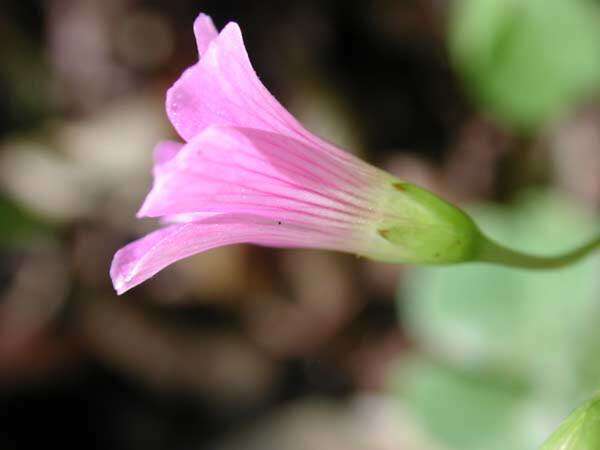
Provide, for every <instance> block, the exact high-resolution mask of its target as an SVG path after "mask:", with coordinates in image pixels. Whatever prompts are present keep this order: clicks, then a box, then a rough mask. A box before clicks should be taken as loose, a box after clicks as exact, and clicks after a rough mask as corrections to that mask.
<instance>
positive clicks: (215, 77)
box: [110, 14, 423, 294]
mask: <svg viewBox="0 0 600 450" xmlns="http://www.w3.org/2000/svg"><path fill="white" fill-rule="evenodd" d="M194 33H195V36H196V42H197V46H198V53H199V56H200V60H199V62H197V63H196V64H195V65H193V66H192V67H190V68H188V69H187V70H186V71H185V72H184V73H183V75H182V76H181V78H180V79H179V80H177V81H176V82H175V84H174V85H173V86H172V87H171V89H169V91H168V93H167V101H166V108H167V114H168V116H169V119H170V120H171V122H172V124H173V126H174V127H175V129H176V130H177V132H178V133H179V134H180V135H181V137H182V138H183V139H184V140H185V141H186V143H185V144H179V143H176V142H163V143H160V144H158V146H157V148H156V150H155V154H154V159H155V166H154V185H153V187H152V190H151V191H150V193H149V194H148V196H147V198H146V200H145V202H144V204H143V205H142V207H141V209H140V211H139V213H138V217H160V218H162V220H163V222H165V223H167V224H169V225H167V226H165V227H164V228H162V229H159V230H157V231H155V232H153V233H151V234H149V235H147V236H145V237H144V238H142V239H139V240H137V241H135V242H133V243H131V244H129V245H127V246H126V247H124V248H122V249H121V250H119V251H118V252H117V253H116V255H115V257H114V259H113V263H112V266H111V269H110V274H111V277H112V280H113V284H114V287H115V289H116V290H117V292H118V293H119V294H121V293H123V292H125V291H127V290H128V289H130V288H132V287H134V286H136V285H137V284H139V283H141V282H143V281H144V280H146V279H148V278H150V277H152V276H153V275H154V274H156V273H157V272H158V271H160V270H161V269H163V268H164V267H166V266H168V265H169V264H172V263H174V262H175V261H177V260H180V259H182V258H186V257H188V256H190V255H193V254H195V253H199V252H203V251H206V250H209V249H211V248H215V247H220V246H224V245H229V244H236V243H252V244H258V245H265V246H271V247H305V248H321V249H328V250H338V251H343V252H349V253H354V254H357V255H363V256H367V257H370V258H373V259H379V260H384V261H407V260H411V258H412V256H413V255H412V252H413V250H414V249H413V248H412V247H411V246H410V245H408V246H403V245H398V244H399V243H400V244H403V243H404V242H402V239H400V241H399V240H398V239H396V238H395V236H396V235H397V233H395V231H393V230H392V228H391V227H392V226H393V227H396V228H397V227H398V226H401V225H402V224H408V223H409V222H410V220H411V219H409V217H410V214H413V215H414V214H421V215H423V213H422V212H419V211H420V210H419V208H418V206H415V205H414V202H413V203H408V204H407V203H406V202H407V196H406V195H402V194H403V193H404V192H403V191H405V190H406V188H407V187H410V186H411V185H408V184H403V183H400V182H399V181H398V180H397V179H395V178H394V177H392V176H391V175H389V174H387V173H386V172H383V171H381V170H379V169H377V168H375V167H373V166H371V165H369V164H367V163H365V162H363V161H361V160H359V159H358V158H356V157H354V156H352V155H351V154H349V153H347V152H345V151H343V150H341V149H339V148H337V147H335V146H333V145H331V144H330V143H328V142H325V141H324V140H322V139H320V138H318V137H317V136H315V135H313V134H312V133H310V132H309V131H307V130H306V129H305V128H304V127H303V126H302V125H301V124H300V123H299V122H298V121H297V120H296V119H295V118H294V117H293V116H292V115H291V114H290V113H289V112H288V111H286V109H285V108H283V107H282V106H281V105H280V104H279V103H278V102H277V100H276V99H275V98H274V97H273V96H272V95H271V94H270V93H269V91H267V89H266V88H265V87H264V86H263V85H262V83H261V82H260V81H259V79H258V77H257V76H256V73H255V72H254V69H253V68H252V65H251V64H250V61H249V59H248V55H247V53H246V49H245V47H244V42H243V40H242V35H241V31H240V28H239V27H238V25H237V24H235V23H229V24H228V25H227V26H225V28H224V29H223V30H222V31H221V32H220V33H218V32H217V30H216V29H215V27H214V25H213V22H212V20H211V19H210V17H208V16H206V15H204V14H201V15H200V16H199V17H198V18H197V19H196V21H195V23H194ZM411 205H412V206H411ZM390 230H392V231H391V232H390ZM390 233H391V237H390ZM413 259H414V258H413Z"/></svg>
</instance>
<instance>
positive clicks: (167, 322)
mask: <svg viewBox="0 0 600 450" xmlns="http://www.w3.org/2000/svg"><path fill="white" fill-rule="evenodd" d="M0 8H1V11H0V54H1V56H2V63H1V64H0V98H1V99H2V101H1V102H0V418H1V420H0V448H1V449H2V450H11V449H19V450H23V449H29V448H32V449H33V448H39V447H40V446H41V445H44V446H47V445H60V446H63V447H65V448H66V447H67V446H70V445H74V446H79V447H81V448H86V449H115V450H120V449H123V450H129V449H131V450H135V449H144V450H162V449H169V450H174V449H186V450H187V449H190V450H193V449H197V450H201V449H211V450H213V449H214V450H302V449H315V450H321V449H322V450H336V449H339V450H350V449H356V450H534V449H535V448H537V446H538V445H539V444H540V443H541V442H542V441H543V440H544V439H545V437H546V436H547V435H548V434H549V433H550V432H551V431H552V430H553V429H554V428H555V427H556V426H557V425H558V423H559V422H560V421H561V420H562V418H563V417H564V416H565V415H566V414H568V413H569V411H571V410H572V409H573V408H575V407H576V406H577V405H578V404H579V403H580V402H581V401H583V400H584V399H585V398H587V397H588V396H590V395H591V393H592V392H594V391H595V390H596V389H598V388H599V387H600V359H599V358H598V354H599V351H600V327H598V323H599V320H600V258H599V257H598V255H597V256H595V257H593V258H588V259H587V260H586V261H584V262H582V263H579V264H577V265H575V266H573V267H570V268H568V269H564V270H560V271H552V272H547V273H541V272H538V273H529V272H524V271H518V270H509V269H501V268H495V267H485V266H479V265H465V266H460V267H456V268H439V269H432V268H428V269H424V268H410V267H402V266H390V265H383V264H376V263H372V262H369V261H365V260H361V259H357V258H354V257H352V256H348V255H339V254H334V253H328V252H319V251H297V250H294V251H286V250H272V249H266V248H259V247H250V246H232V247H227V248H222V249H217V250H213V251H211V252H208V253H206V254H201V255H198V256H196V257H193V258H190V259H188V260H186V261H182V262H180V263H178V264H175V265H174V266H172V267H170V268H168V269H167V270H164V271H163V272H161V273H160V274H159V275H158V276H156V277H155V278H153V279H152V280H151V281H149V282H146V283H144V284H143V285H141V286H139V287H137V288H135V289H133V290H132V291H130V292H128V293H127V294H126V295H124V296H123V297H117V296H116V295H115V294H114V292H113V290H112V287H111V284H110V280H109V277H108V268H109V265H110V260H111V258H112V255H113V254H114V252H115V251H116V250H117V249H118V248H120V247H121V246H123V245H124V244H126V243H127V242H129V241H131V240H133V239H135V238H136V237H139V236H141V235H142V234H144V233H146V232H148V231H150V230H152V229H154V228H155V227H156V223H153V222H152V221H138V220H136V219H135V217H134V215H135V212H136V211H137V209H138V206H139V205H140V203H141V201H142V199H143V198H144V196H145V194H146V192H147V191H148V188H149V185H150V181H151V180H150V167H151V154H152V149H153V146H154V145H155V143H156V142H157V141H159V140H162V139H165V138H169V137H172V138H176V136H175V135H174V131H173V129H172V128H171V127H170V124H169V123H168V120H167V118H166V115H165V112H164V106H163V105H164V95H165V91H166V89H167V88H168V87H169V86H170V84H171V83H173V81H174V80H175V79H177V77H178V76H179V74H180V72H181V71H182V70H183V69H184V68H186V67H187V66H189V65H191V64H192V63H194V62H195V60H196V50H195V43H194V40H193V34H192V23H193V20H194V18H195V17H196V15H197V14H198V13H199V12H200V11H203V12H206V13H208V14H210V15H212V17H213V19H214V21H215V23H216V25H217V26H218V27H219V28H220V27H222V26H224V25H225V23H227V22H228V21H229V20H235V21H237V22H238V23H239V24H240V25H241V27H242V30H243V32H244V37H245V40H246V45H247V48H248V52H249V54H250V57H251V59H252V61H253V64H254V66H255V69H256V71H257V72H258V74H259V75H260V77H261V79H262V80H263V82H264V83H265V85H266V86H267V87H268V88H269V89H270V90H271V91H272V92H273V93H274V95H275V96H276V97H277V98H278V99H279V100H280V101H281V102H282V103H283V104H284V105H286V106H287V107H289V109H290V110H291V111H292V112H293V113H294V114H295V115H296V116H297V117H298V118H299V119H300V120H301V121H302V122H303V123H304V124H306V126H307V127H308V128H309V129H311V130H312V131H314V132H316V133H318V134H320V135H322V136H324V137H326V138H328V139H329V140H332V141H334V142H336V143H338V144H339V145H341V146H343V147H344V148H347V149H349V150H350V151H353V152H355V153H357V154H359V155H360V156H361V157H363V158H365V159H367V160H368V161H370V162H372V163H374V164H376V165H379V166H381V167H384V168H386V169H387V170H389V171H391V172H393V173H394V174H396V175H397V176H398V177H401V178H403V179H406V180H409V181H412V182H415V183H417V184H420V185H422V186H425V187H428V188H429V189H431V190H433V191H435V192H438V193H440V194H441V195H443V196H444V197H445V198H448V199H450V200H452V201H454V202H456V203H458V204H459V205H461V206H463V207H465V208H467V209H468V210H469V211H471V212H472V213H473V214H474V215H475V216H476V217H477V219H478V221H479V222H480V223H481V224H482V227H483V228H484V230H486V231H488V233H489V234H490V235H491V236H492V237H494V238H496V239H498V240H500V241H501V242H504V243H506V244H509V245H512V246H514V247H516V248H519V249H522V250H530V251H537V252H540V253H545V254H549V253H552V252H554V251H561V250H565V249H567V248H569V247H570V246H572V245H576V244H578V243H581V242H583V241H584V240H585V239H586V238H589V237H591V236H593V235H594V233H597V232H598V231H599V230H600V226H599V223H600V222H599V217H598V213H599V210H600V101H599V100H600V97H599V96H598V92H599V90H600V2H597V1H595V0H371V1H368V0H325V1H323V0H287V1H286V2H285V5H284V7H282V4H281V2H278V1H275V0H261V1H260V2H258V1H242V0H206V1H191V0H190V1H183V0H181V1H180V0H168V1H167V0H147V1H142V0H103V1H99V0H97V1H94V0H45V1H34V0H2V4H1V7H0Z"/></svg>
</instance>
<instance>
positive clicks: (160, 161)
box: [154, 141, 183, 176]
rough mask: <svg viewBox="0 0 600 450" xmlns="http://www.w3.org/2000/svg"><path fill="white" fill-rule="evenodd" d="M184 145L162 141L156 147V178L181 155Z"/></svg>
mask: <svg viewBox="0 0 600 450" xmlns="http://www.w3.org/2000/svg"><path fill="white" fill-rule="evenodd" d="M182 148H183V144H181V143H179V142H175V141H162V142H159V143H158V144H156V147H154V176H158V174H160V173H161V172H162V169H163V167H164V166H165V165H166V164H167V163H168V162H169V161H170V160H171V159H173V158H174V157H175V155H177V153H179V150H181V149H182Z"/></svg>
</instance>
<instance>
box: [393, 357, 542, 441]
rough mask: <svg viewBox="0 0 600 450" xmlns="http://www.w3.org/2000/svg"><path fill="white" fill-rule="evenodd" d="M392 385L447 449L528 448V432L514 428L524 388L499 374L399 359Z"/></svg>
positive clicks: (529, 438)
mask: <svg viewBox="0 0 600 450" xmlns="http://www.w3.org/2000/svg"><path fill="white" fill-rule="evenodd" d="M399 373H400V374H401V376H399V377H398V378H396V380H395V383H396V390H397V394H399V395H400V396H401V397H402V399H403V401H404V404H406V405H408V406H409V408H411V410H412V412H413V414H414V415H415V417H416V418H418V419H420V420H421V421H422V423H423V424H424V425H425V427H426V429H428V430H429V431H430V432H431V434H432V435H434V436H435V437H436V438H437V441H441V442H442V443H443V444H445V446H447V447H448V448H451V449H460V450H482V449H485V450H529V449H531V448H532V447H531V445H532V444H533V442H532V439H531V437H529V436H528V435H527V434H523V433H522V432H520V431H519V430H518V427H516V426H515V425H516V422H517V421H518V417H519V413H520V411H521V410H522V408H523V394H524V389H523V387H522V386H519V385H518V384H513V383H509V382H503V381H502V380H501V379H494V378H486V377H481V376H479V375H477V374H475V373H469V372H467V371H460V370H456V369H452V368H450V367H444V366H439V365H435V364H433V363H431V362H427V361H425V360H424V359H421V358H414V359H413V360H411V361H404V363H403V365H402V369H401V371H400V372H399Z"/></svg>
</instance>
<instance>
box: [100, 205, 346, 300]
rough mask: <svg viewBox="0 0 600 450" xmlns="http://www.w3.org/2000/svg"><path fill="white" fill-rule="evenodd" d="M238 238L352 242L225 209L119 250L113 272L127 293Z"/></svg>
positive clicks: (300, 243) (331, 244)
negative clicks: (188, 259)
mask: <svg viewBox="0 0 600 450" xmlns="http://www.w3.org/2000/svg"><path fill="white" fill-rule="evenodd" d="M237 243H252V244H258V245H265V246H270V247H305V248H328V249H332V250H335V249H345V248H347V245H346V244H345V239H344V236H341V235H339V234H336V233H331V232H328V231H327V230H320V229H317V228H314V227H307V226H298V225H290V224H282V223H279V222H275V221H273V220H269V219H265V218H263V217H259V216H254V215H248V214H222V215H214V216H209V217H205V218H202V219H199V220H197V221H194V222H187V223H183V224H175V225H170V226H168V227H165V228H162V229H160V230H157V231H155V232H153V233H150V234H149V235H147V236H145V237H143V238H141V239H139V240H137V241H134V242H132V243H131V244H129V245H127V246H125V247H123V248H122V249H121V250H119V251H118V252H117V253H116V254H115V257H114V258H113V262H112V265H111V268H110V276H111V278H112V281H113V285H114V287H115V289H116V291H117V293H118V294H122V293H123V292H125V291H127V290H129V289H131V288H132V287H134V286H136V285H138V284H140V283H142V282H143V281H145V280H147V279H148V278H150V277H152V276H153V275H155V274H156V273H157V272H159V271H160V270H162V269H163V268H165V267H166V266H168V265H170V264H172V263H174V262H175V261H178V260H180V259H183V258H186V257H188V256H191V255H194V254H196V253H200V252H203V251H206V250H210V249H212V248H216V247H221V246H224V245H231V244H237Z"/></svg>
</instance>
